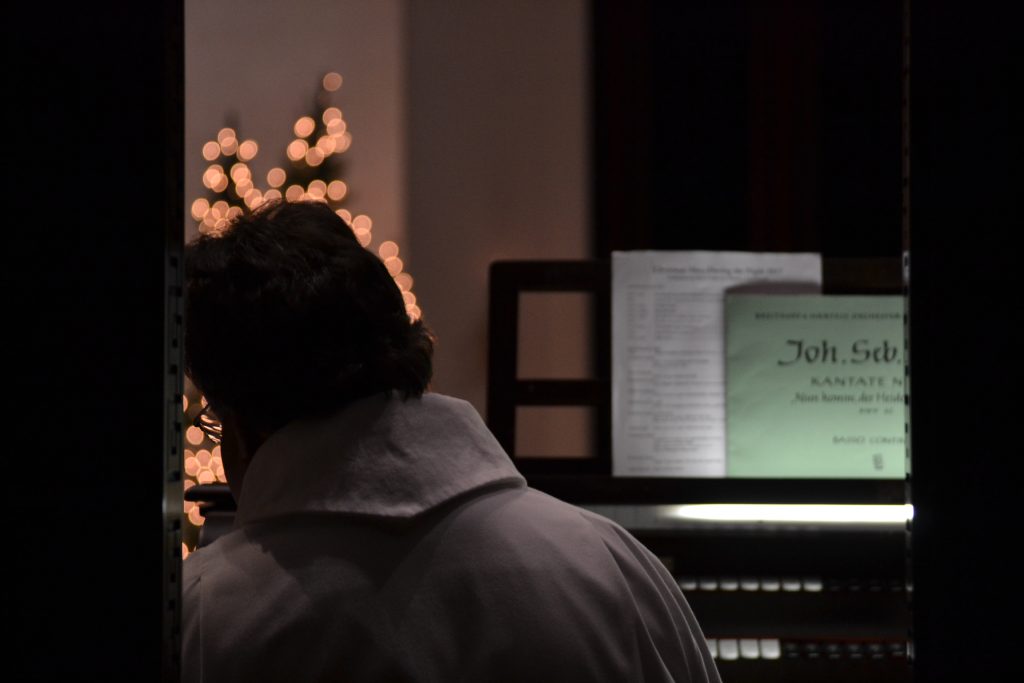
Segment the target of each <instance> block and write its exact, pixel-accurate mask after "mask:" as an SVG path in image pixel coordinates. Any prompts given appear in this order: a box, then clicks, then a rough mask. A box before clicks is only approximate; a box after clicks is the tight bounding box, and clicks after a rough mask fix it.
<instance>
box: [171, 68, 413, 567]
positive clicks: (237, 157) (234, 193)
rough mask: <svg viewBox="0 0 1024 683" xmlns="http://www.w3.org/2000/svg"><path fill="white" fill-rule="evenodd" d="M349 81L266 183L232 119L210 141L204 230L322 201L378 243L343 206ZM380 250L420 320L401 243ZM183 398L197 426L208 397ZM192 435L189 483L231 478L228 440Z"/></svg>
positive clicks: (298, 130) (322, 102)
mask: <svg viewBox="0 0 1024 683" xmlns="http://www.w3.org/2000/svg"><path fill="white" fill-rule="evenodd" d="M341 84H342V77H341V74H338V73H336V72H332V73H329V74H327V75H325V76H324V77H323V79H322V80H321V83H320V89H319V92H318V93H317V96H316V98H315V103H316V104H315V112H314V115H313V116H302V117H300V118H299V119H298V120H297V121H296V122H295V124H294V126H293V127H292V132H293V133H294V135H295V137H294V139H293V140H291V141H290V142H289V143H288V144H287V145H286V147H285V157H286V159H287V162H284V163H282V164H281V165H279V166H275V167H274V168H271V169H270V170H269V171H268V172H267V174H266V176H265V180H266V183H265V184H263V185H262V187H261V184H260V183H258V182H257V178H256V177H255V176H254V175H253V171H252V168H251V167H250V164H251V162H252V161H253V160H254V159H255V158H256V156H257V155H258V154H259V152H260V146H259V144H258V143H257V142H256V141H255V140H252V139H248V138H246V139H242V138H241V137H240V135H239V134H238V131H237V130H236V129H235V128H233V127H230V126H226V127H224V128H222V129H221V130H220V131H218V133H217V136H216V139H215V140H210V141H208V142H206V143H205V144H204V145H203V147H202V155H203V159H204V160H206V161H207V162H209V165H208V166H207V168H206V170H205V171H204V172H203V176H202V180H203V186H204V187H205V188H206V190H207V192H206V196H204V197H198V198H196V199H195V200H194V201H193V202H192V205H191V214H192V218H193V219H194V220H195V221H196V224H197V228H198V230H199V231H200V232H201V233H204V234H214V235H215V234H217V233H218V232H220V231H222V230H224V229H225V228H226V227H227V226H228V225H229V224H230V222H231V220H232V219H234V218H236V217H238V216H241V215H242V214H244V213H245V212H246V211H253V210H255V209H257V208H259V207H260V206H261V205H262V204H264V203H265V202H268V201H271V200H277V199H282V198H283V199H284V200H285V201H289V202H297V201H319V202H324V203H326V204H327V205H328V206H330V207H331V208H332V209H334V212H335V213H336V214H338V215H339V216H340V217H341V218H342V219H343V220H344V221H345V223H347V224H348V226H349V227H350V228H351V229H352V232H353V233H354V234H355V236H356V239H357V240H359V244H361V245H362V246H363V247H364V248H367V249H372V247H371V245H372V243H373V220H372V219H371V218H370V217H369V216H367V215H366V214H358V215H353V214H352V212H351V211H349V210H348V209H346V208H344V207H343V206H341V205H342V204H343V202H344V200H345V199H346V198H347V197H348V195H349V188H348V184H347V183H345V181H344V180H341V179H340V178H339V177H338V176H340V175H341V164H340V157H341V155H342V154H344V153H345V152H346V151H347V150H348V149H349V148H350V147H351V145H352V134H351V133H350V132H349V130H348V123H347V122H346V121H345V119H344V116H343V114H342V111H341V109H339V108H338V107H336V106H333V104H331V102H330V99H331V97H332V93H335V92H337V91H338V90H339V89H340V88H341ZM376 252H377V254H378V255H379V256H380V258H381V260H382V261H383V262H384V265H385V266H386V267H387V269H388V273H390V274H391V277H392V278H394V280H395V283H396V284H397V285H398V288H399V290H400V291H401V292H402V298H403V300H404V301H405V310H406V313H408V315H409V318H410V319H412V320H418V319H419V318H420V316H421V315H422V311H421V310H420V307H419V306H418V304H417V300H416V295H415V294H414V293H413V291H412V288H413V278H412V276H411V275H409V273H407V272H405V263H404V262H403V261H402V259H401V258H400V257H399V247H398V244H397V243H395V242H394V241H391V240H387V241H385V242H382V243H381V244H380V245H379V246H378V247H377V249H376ZM182 401H183V409H184V411H185V417H186V422H185V423H186V424H189V425H191V423H192V417H194V414H193V415H191V416H190V415H189V413H190V412H191V413H198V412H199V411H200V410H202V408H203V407H205V405H206V399H205V398H203V397H202V396H200V395H199V392H198V391H197V390H196V389H195V387H194V386H193V385H192V384H191V383H187V385H186V393H185V396H183V398H182ZM190 408H191V410H190ZM185 442H186V446H185V474H186V475H187V478H186V479H185V489H186V490H188V489H189V488H191V487H193V486H195V485H196V484H213V483H218V482H219V483H224V482H226V481H227V480H226V479H225V477H224V464H223V461H222V460H221V455H220V446H217V445H215V444H213V443H212V442H210V441H209V439H208V437H207V436H206V434H204V433H203V431H202V430H201V429H199V428H198V427H195V426H190V427H189V428H188V429H187V430H186V432H185ZM184 512H185V516H186V519H187V521H188V524H187V525H186V532H187V533H186V542H184V543H182V557H187V556H188V553H189V551H190V546H191V547H195V544H196V540H197V539H198V528H199V527H200V526H202V524H203V517H202V515H201V514H200V512H199V508H198V506H197V505H196V503H194V502H191V501H186V502H185V509H184ZM189 540H191V543H189Z"/></svg>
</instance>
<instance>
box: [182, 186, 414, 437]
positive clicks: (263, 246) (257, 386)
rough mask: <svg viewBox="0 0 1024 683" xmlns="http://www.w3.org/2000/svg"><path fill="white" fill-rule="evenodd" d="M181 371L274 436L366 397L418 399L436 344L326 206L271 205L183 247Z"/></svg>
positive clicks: (219, 406)
mask: <svg viewBox="0 0 1024 683" xmlns="http://www.w3.org/2000/svg"><path fill="white" fill-rule="evenodd" d="M185 281H186V292H185V366H186V371H187V373H188V375H189V377H191V379H192V381H193V382H194V383H195V384H196V385H197V386H198V387H199V388H200V389H201V390H202V391H203V393H204V394H205V395H206V397H207V400H208V401H209V402H210V403H211V405H212V406H213V408H214V410H215V411H216V412H218V413H221V414H228V413H230V414H231V415H232V416H233V417H234V418H235V419H237V420H238V421H239V422H242V423H244V425H245V426H246V427H247V428H248V429H249V430H251V431H253V432H257V433H263V434H269V433H271V432H273V431H276V430H277V429H278V428H280V427H281V426H283V425H284V424H286V423H287V422H289V421H291V420H293V419H295V418H298V417H304V416H310V415H318V414H324V413H327V412H330V411H332V410H335V409H337V408H339V407H341V406H342V405H344V404H345V403H347V402H349V401H351V400H354V399H356V398H360V397H362V396H367V395H369V394H373V393H377V392H383V391H387V390H396V391H398V392H401V393H402V394H404V395H405V396H418V395H420V394H422V393H423V391H424V390H425V389H426V387H427V384H428V382H429V381H430V376H431V356H432V352H433V343H432V341H431V338H430V335H429V333H428V332H427V330H426V329H425V328H424V327H423V325H422V324H421V323H420V322H419V321H416V322H410V320H409V317H408V315H407V313H406V309H405V302H404V300H403V299H402V294H401V292H400V291H399V289H398V287H397V285H396V284H395V282H394V280H393V279H392V278H391V276H390V274H389V273H388V271H387V269H386V268H385V266H384V264H383V263H381V261H380V259H378V258H377V257H376V256H374V255H373V254H372V253H371V252H369V251H367V250H366V249H364V248H363V247H362V246H361V245H360V244H359V242H358V240H356V238H355V236H354V235H353V233H352V230H351V229H350V228H349V226H348V225H347V224H346V223H345V222H344V221H343V220H342V219H341V218H339V217H338V216H337V215H336V214H335V213H334V212H333V211H331V209H330V208H328V207H327V206H326V205H325V204H323V203H320V202H298V203H273V204H270V205H267V206H265V207H263V208H261V209H260V210H259V211H257V212H255V213H253V214H251V215H244V216H241V217H239V218H237V219H236V220H235V221H234V222H233V223H232V224H231V225H230V226H229V227H228V228H227V229H225V230H224V231H223V232H222V233H220V234H219V235H216V236H213V235H202V236H200V237H199V238H197V239H196V240H194V241H193V242H191V243H190V244H189V245H188V246H187V247H186V250H185Z"/></svg>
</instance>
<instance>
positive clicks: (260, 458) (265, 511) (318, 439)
mask: <svg viewBox="0 0 1024 683" xmlns="http://www.w3.org/2000/svg"><path fill="white" fill-rule="evenodd" d="M497 482H503V483H506V484H508V485H510V486H525V485H526V481H525V480H524V479H523V477H522V475H520V474H519V472H518V471H517V470H516V468H515V466H514V465H513V464H512V461H511V460H510V459H509V457H508V455H506V454H505V451H504V450H503V449H502V447H501V445H500V444H499V443H498V441H497V440H496V439H495V438H494V435H492V434H491V432H490V430H488V429H487V426H486V425H484V423H483V420H481V419H480V416H479V415H478V414H477V412H476V410H475V409H474V408H473V406H472V405H470V404H469V403H467V402H466V401H462V400H459V399H456V398H451V397H448V396H442V395H440V394H424V395H423V396H422V397H421V398H410V399H407V400H403V399H402V398H400V397H396V396H389V395H387V394H378V395H375V396H371V397H368V398H364V399H360V400H358V401H356V402H354V403H352V404H349V405H347V406H346V407H345V408H343V409H342V410H340V411H339V412H337V413H335V414H333V415H331V416H329V417H326V418H317V419H302V420H296V421H294V422H291V423H289V424H288V425H286V426H285V427H283V428H282V429H280V430H278V431H277V432H275V433H274V434H273V435H271V436H270V438H269V439H267V441H266V442H265V443H264V444H263V445H262V446H261V447H260V448H259V449H258V450H257V451H256V454H255V456H254V457H253V460H252V462H251V463H250V465H249V468H248V470H247V471H246V474H245V479H244V481H243V483H242V491H241V494H240V495H239V500H238V513H237V514H236V516H235V525H236V526H241V525H243V524H246V523H249V522H255V521H259V520H263V519H268V518H271V517H278V516H282V515H288V514H295V513H308V512H323V513H347V514H356V515H371V516H375V517H384V518H391V519H408V518H411V517H414V516H415V515H418V514H420V513H421V512H424V511H426V510H428V509H430V508H432V507H435V506H437V505H439V504H441V503H443V502H445V501H447V500H450V499H451V498H453V497H455V496H458V495H460V494H462V493H466V492H467V491H470V490H472V489H476V488H479V487H481V486H486V485H488V484H494V483H497Z"/></svg>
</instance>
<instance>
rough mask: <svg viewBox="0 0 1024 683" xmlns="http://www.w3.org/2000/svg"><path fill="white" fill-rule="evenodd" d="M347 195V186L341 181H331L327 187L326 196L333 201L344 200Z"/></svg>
mask: <svg viewBox="0 0 1024 683" xmlns="http://www.w3.org/2000/svg"><path fill="white" fill-rule="evenodd" d="M347 193H348V185H346V184H345V182H344V181H342V180H332V181H331V182H330V183H329V184H328V185H327V196H328V197H330V198H331V199H332V200H333V201H336V202H339V201H341V200H342V199H344V198H345V195H346V194H347Z"/></svg>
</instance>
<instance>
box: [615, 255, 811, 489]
mask: <svg viewBox="0 0 1024 683" xmlns="http://www.w3.org/2000/svg"><path fill="white" fill-rule="evenodd" d="M771 284H776V285H780V286H786V285H793V286H799V287H803V288H804V289H803V291H820V289H821V255H820V254H778V253H748V252H714V251H635V252H614V253H613V254H612V474H613V475H614V476H617V477H724V476H725V473H726V462H725V455H726V447H725V446H726V444H725V323H724V304H725V292H726V290H729V289H734V288H736V287H739V286H751V287H757V286H758V285H766V286H768V285H771Z"/></svg>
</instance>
